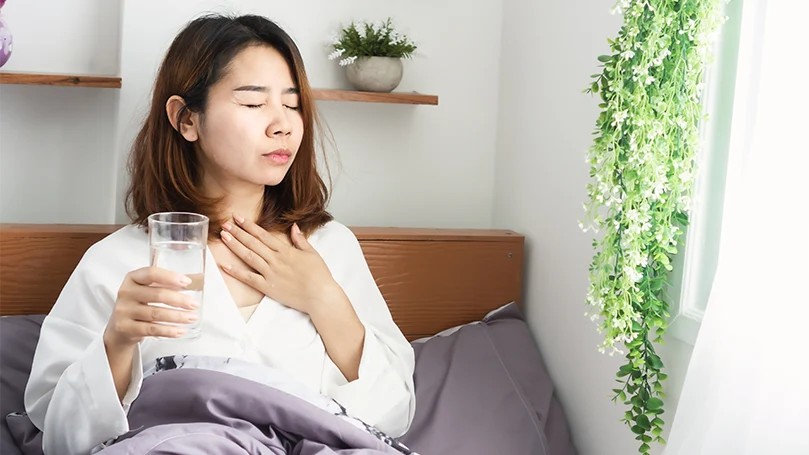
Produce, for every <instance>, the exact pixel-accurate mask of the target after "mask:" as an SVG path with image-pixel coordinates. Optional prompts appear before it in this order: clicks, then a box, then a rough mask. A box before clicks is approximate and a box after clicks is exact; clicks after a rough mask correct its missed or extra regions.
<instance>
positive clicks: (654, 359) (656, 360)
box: [649, 354, 663, 370]
mask: <svg viewBox="0 0 809 455" xmlns="http://www.w3.org/2000/svg"><path fill="white" fill-rule="evenodd" d="M649 365H651V366H652V368H654V369H655V370H659V369H661V368H663V361H661V360H660V357H658V356H656V355H654V354H652V355H650V356H649Z"/></svg>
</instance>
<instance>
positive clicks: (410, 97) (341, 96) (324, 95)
mask: <svg viewBox="0 0 809 455" xmlns="http://www.w3.org/2000/svg"><path fill="white" fill-rule="evenodd" d="M312 91H313V92H314V95H315V99H316V100H323V101H355V102H360V103H393V104H426V105H430V106H437V105H438V97H437V96H435V95H422V94H420V93H403V92H398V93H397V92H394V93H377V92H354V91H350V90H318V89H315V90H312Z"/></svg>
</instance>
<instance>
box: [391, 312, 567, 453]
mask: <svg viewBox="0 0 809 455" xmlns="http://www.w3.org/2000/svg"><path fill="white" fill-rule="evenodd" d="M413 347H414V350H415V351H416V371H415V385H416V415H415V417H414V420H413V425H412V426H411V428H410V430H409V431H408V432H407V434H405V435H404V436H403V437H402V442H403V443H405V444H406V445H408V446H409V447H410V448H412V449H413V450H415V451H417V452H420V453H440V454H445V455H453V454H468V453H507V454H513V455H520V454H526V455H527V454H532V455H575V453H576V451H575V448H574V447H573V444H572V442H571V438H570V433H569V429H568V425H567V422H566V420H565V415H564V412H563V411H562V408H561V406H560V404H559V402H558V400H557V399H556V397H555V396H554V388H553V384H552V382H551V379H550V376H549V375H548V372H547V370H546V369H545V365H544V362H543V360H542V356H541V354H540V352H539V349H538V348H537V345H536V342H535V340H534V338H533V336H532V334H531V331H530V330H529V328H528V325H527V324H526V323H525V321H524V319H523V317H522V314H521V312H520V310H519V308H518V307H517V305H515V304H513V303H511V304H508V305H506V306H504V307H502V308H500V309H499V310H496V311H494V312H492V313H490V314H489V315H487V316H486V317H485V318H483V320H481V321H479V322H476V323H472V324H466V325H463V326H459V327H456V328H454V329H451V330H448V331H445V332H442V333H440V334H438V335H436V336H433V337H430V338H426V339H422V340H417V341H414V342H413Z"/></svg>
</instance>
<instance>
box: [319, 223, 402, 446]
mask: <svg viewBox="0 0 809 455" xmlns="http://www.w3.org/2000/svg"><path fill="white" fill-rule="evenodd" d="M333 223H334V222H333ZM328 235H329V238H328V239H324V243H328V245H327V248H326V249H327V250H328V251H329V256H330V257H329V261H327V263H329V262H331V263H330V264H329V265H330V269H331V270H332V275H333V276H334V278H335V281H337V283H338V284H339V285H340V286H341V287H342V288H343V291H344V292H345V293H346V295H347V296H348V298H349V300H350V301H351V304H352V305H353V307H354V310H355V312H356V313H357V316H358V317H359V319H360V322H361V323H362V324H363V326H364V327H365V341H364V344H363V350H362V357H361V359H360V366H359V378H358V379H356V380H354V381H352V382H348V381H347V380H346V379H345V377H344V376H343V374H342V373H341V372H340V370H339V368H337V366H336V365H335V364H334V363H333V362H332V361H331V359H330V358H329V357H328V356H326V369H325V376H326V377H325V381H324V389H325V390H323V392H324V394H326V395H328V396H330V397H332V398H333V399H334V400H335V401H337V402H338V403H340V404H341V405H342V406H344V407H345V408H346V410H347V411H348V413H349V415H352V416H355V417H357V418H359V419H361V420H363V421H364V422H365V423H367V424H369V425H373V426H375V427H377V428H378V429H380V430H381V431H383V432H385V433H386V434H388V435H389V436H392V437H399V436H401V435H402V434H404V433H405V432H407V430H408V429H409V428H410V424H411V423H412V421H413V416H414V414H415V407H416V398H415V388H414V384H413V371H414V369H415V356H414V353H413V348H412V346H411V345H410V343H408V341H407V339H406V338H405V336H404V335H403V334H402V332H401V330H400V329H399V327H398V326H397V325H396V323H395V322H394V321H393V319H392V317H391V314H390V311H389V310H388V305H387V303H386V302H385V299H384V297H383V296H382V293H381V292H380V291H379V288H378V287H377V285H376V282H375V281H374V277H373V276H372V275H371V271H370V269H369V267H368V264H367V262H366V261H365V256H364V255H363V252H362V249H361V248H360V244H359V242H358V241H357V238H356V237H355V236H354V234H353V233H352V232H351V230H349V229H348V228H347V227H345V226H343V225H340V224H338V225H337V226H336V227H332V232H329V234H328Z"/></svg>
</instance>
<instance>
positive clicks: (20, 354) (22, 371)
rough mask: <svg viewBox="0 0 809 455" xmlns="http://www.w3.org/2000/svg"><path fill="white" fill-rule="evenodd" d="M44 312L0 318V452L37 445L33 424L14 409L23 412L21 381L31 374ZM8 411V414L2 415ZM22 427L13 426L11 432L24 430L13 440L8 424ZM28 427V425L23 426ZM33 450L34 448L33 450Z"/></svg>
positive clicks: (35, 446)
mask: <svg viewBox="0 0 809 455" xmlns="http://www.w3.org/2000/svg"><path fill="white" fill-rule="evenodd" d="M44 320H45V316H44V315H35V316H4V317H2V318H0V453H2V454H3V455H6V454H13V455H18V454H20V453H21V452H20V447H23V448H25V446H31V448H34V449H39V448H40V447H41V442H40V440H41V438H40V437H39V435H38V432H36V431H27V430H36V428H35V427H34V426H33V425H32V424H31V423H30V420H28V418H27V417H25V416H16V415H14V413H23V412H25V403H24V401H23V397H24V396H25V385H26V384H27V383H28V376H30V374H31V363H32V362H33V361H34V352H35V351H36V348H37V342H38V341H39V329H40V328H41V327H42V321H44ZM9 414H12V416H10V417H6V416H8V415H9ZM10 422H13V424H14V425H17V424H20V425H22V426H24V427H26V431H22V432H21V431H20V430H22V429H23V428H16V429H15V431H14V432H13V433H14V434H24V435H25V440H24V441H15V440H14V438H13V437H12V436H11V435H12V432H11V431H10V430H9V426H8V424H9V423H10ZM27 427H30V428H27ZM34 451H37V450H34Z"/></svg>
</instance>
